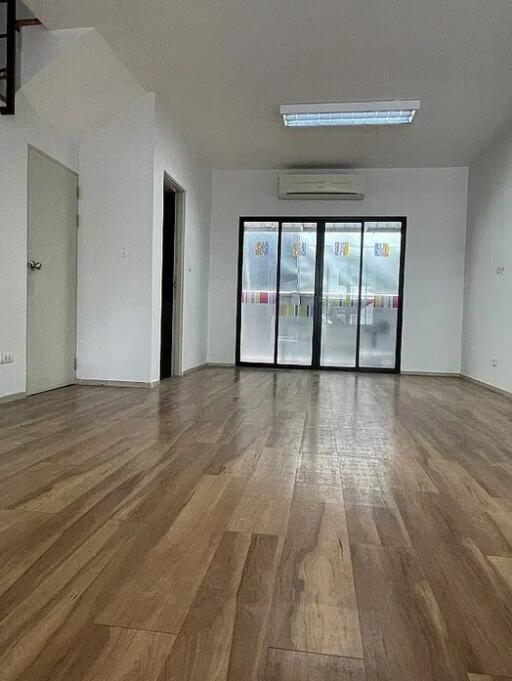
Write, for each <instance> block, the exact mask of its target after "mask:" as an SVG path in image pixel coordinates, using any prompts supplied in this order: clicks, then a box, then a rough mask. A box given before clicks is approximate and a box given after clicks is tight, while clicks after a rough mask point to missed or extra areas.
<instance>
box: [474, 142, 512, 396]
mask: <svg viewBox="0 0 512 681" xmlns="http://www.w3.org/2000/svg"><path fill="white" fill-rule="evenodd" d="M466 248H467V252H466V285H465V301H464V336H463V362H462V370H463V373H464V374H466V375H468V376H471V377H473V378H476V379H478V380H481V381H484V382H486V383H490V384H491V385H494V386H496V387H498V388H501V389H503V390H508V391H511V392H512V356H511V353H510V347H511V339H512V312H511V306H510V292H511V291H512V129H510V130H508V131H506V132H504V133H502V134H500V135H499V136H498V137H497V138H496V140H495V141H494V143H493V144H492V145H491V146H490V147H489V148H488V149H487V150H486V151H485V152H484V154H483V155H482V156H481V157H480V158H479V159H477V161H476V162H475V163H474V164H473V165H472V166H471V167H470V171H469V186H468V228H467V247H466ZM500 265H503V266H504V273H503V275H498V274H496V268H497V267H498V266H500ZM493 359H496V360H497V366H496V367H493V366H492V360H493Z"/></svg>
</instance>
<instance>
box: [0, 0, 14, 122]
mask: <svg viewBox="0 0 512 681" xmlns="http://www.w3.org/2000/svg"><path fill="white" fill-rule="evenodd" d="M0 5H3V6H4V7H6V11H5V10H4V11H3V12H2V15H3V16H4V21H3V22H2V23H3V24H4V25H3V26H0V41H1V43H2V47H3V48H4V49H2V51H1V52H0V54H2V55H4V59H3V61H5V63H3V64H0V84H1V86H2V87H0V113H1V114H4V115H10V116H12V115H13V114H14V102H15V97H16V0H0Z"/></svg>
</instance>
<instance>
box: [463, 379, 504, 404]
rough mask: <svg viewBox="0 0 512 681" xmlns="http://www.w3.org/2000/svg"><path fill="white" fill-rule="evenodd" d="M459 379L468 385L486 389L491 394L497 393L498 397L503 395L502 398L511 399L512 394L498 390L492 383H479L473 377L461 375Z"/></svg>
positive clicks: (501, 389)
mask: <svg viewBox="0 0 512 681" xmlns="http://www.w3.org/2000/svg"><path fill="white" fill-rule="evenodd" d="M460 377H461V378H463V379H464V380H465V381H468V382H469V383H473V384H474V385H478V386H480V387H481V388H486V389H487V390H490V391H491V392H493V393H497V394H498V395H503V397H508V398H509V399H512V392H510V391H508V390H504V389H503V388H498V387H497V386H495V385H493V384H492V383H486V382H485V381H480V380H479V379H478V378H473V376H468V375H467V374H461V375H460Z"/></svg>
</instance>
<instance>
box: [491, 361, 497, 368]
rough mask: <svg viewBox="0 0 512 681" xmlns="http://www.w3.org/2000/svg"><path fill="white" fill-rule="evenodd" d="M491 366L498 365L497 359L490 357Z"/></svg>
mask: <svg viewBox="0 0 512 681" xmlns="http://www.w3.org/2000/svg"><path fill="white" fill-rule="evenodd" d="M491 366H493V367H497V366H498V360H497V359H491Z"/></svg>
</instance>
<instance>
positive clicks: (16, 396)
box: [0, 392, 27, 404]
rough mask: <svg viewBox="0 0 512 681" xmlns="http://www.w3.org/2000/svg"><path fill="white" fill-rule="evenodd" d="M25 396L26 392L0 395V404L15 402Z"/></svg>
mask: <svg viewBox="0 0 512 681" xmlns="http://www.w3.org/2000/svg"><path fill="white" fill-rule="evenodd" d="M25 397H27V393H26V392H25V393H12V394H11V395H4V396H3V397H0V404H7V402H15V401H16V400H22V399H23V398H25Z"/></svg>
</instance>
